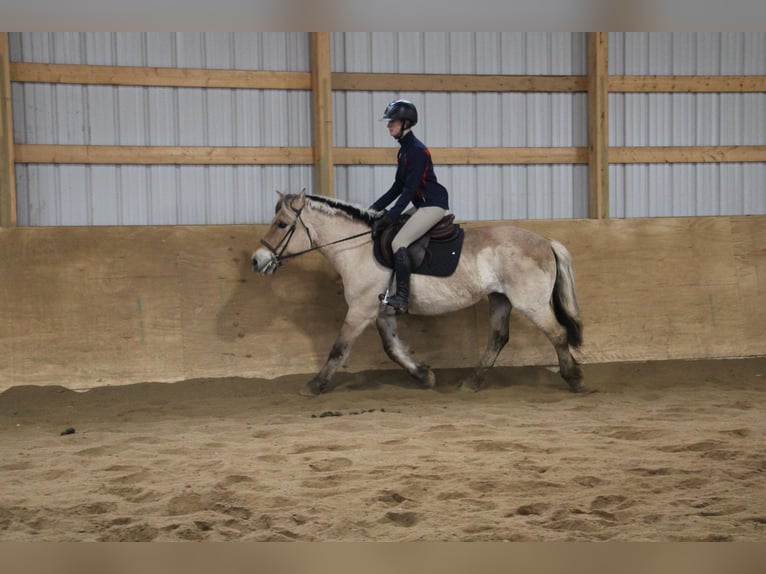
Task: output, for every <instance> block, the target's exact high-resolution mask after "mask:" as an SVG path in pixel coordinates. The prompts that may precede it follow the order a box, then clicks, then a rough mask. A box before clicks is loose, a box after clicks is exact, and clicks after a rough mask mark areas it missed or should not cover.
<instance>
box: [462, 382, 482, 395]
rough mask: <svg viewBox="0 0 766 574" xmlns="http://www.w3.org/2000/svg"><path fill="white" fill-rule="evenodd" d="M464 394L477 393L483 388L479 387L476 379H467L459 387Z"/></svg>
mask: <svg viewBox="0 0 766 574" xmlns="http://www.w3.org/2000/svg"><path fill="white" fill-rule="evenodd" d="M458 388H459V389H460V390H461V391H463V392H466V393H467V392H471V393H476V392H478V391H479V389H480V388H481V385H479V382H478V381H477V380H476V379H466V380H464V381H463V382H462V383H460V386H459V387H458Z"/></svg>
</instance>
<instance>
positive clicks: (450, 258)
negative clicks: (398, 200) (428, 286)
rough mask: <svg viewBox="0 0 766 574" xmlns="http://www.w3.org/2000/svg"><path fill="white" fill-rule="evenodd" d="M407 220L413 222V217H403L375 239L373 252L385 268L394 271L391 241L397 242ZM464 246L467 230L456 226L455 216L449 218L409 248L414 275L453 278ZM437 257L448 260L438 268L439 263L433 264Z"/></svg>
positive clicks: (442, 220)
mask: <svg viewBox="0 0 766 574" xmlns="http://www.w3.org/2000/svg"><path fill="white" fill-rule="evenodd" d="M407 219H409V216H402V217H401V218H400V219H399V220H398V221H397V222H396V223H394V225H391V226H389V227H387V228H386V229H384V230H383V231H382V232H381V234H380V235H379V236H378V237H377V238H376V239H375V246H374V250H373V251H374V253H375V257H376V259H377V260H378V261H379V262H380V263H381V264H382V265H385V266H386V267H389V268H391V269H393V267H394V253H393V249H392V248H391V241H393V239H394V237H395V236H396V234H397V233H398V232H399V230H400V229H401V228H402V226H403V225H404V224H405V223H406V222H407ZM462 244H463V230H462V228H461V227H460V225H458V224H457V223H455V216H454V215H453V214H449V215H445V216H444V217H443V218H442V219H441V221H439V222H438V223H437V224H436V225H434V226H433V227H432V228H431V229H429V230H428V232H426V234H425V235H423V236H422V237H421V238H420V239H418V240H417V241H415V242H413V243H412V244H411V245H410V246H409V247H408V248H407V251H408V252H409V254H410V260H411V261H412V270H413V273H421V274H425V275H440V276H445V275H451V274H452V272H453V271H454V269H455V267H457V260H458V259H459V257H460V251H461V248H462ZM442 251H443V252H445V253H444V255H442V254H441V252H442ZM429 256H430V257H429ZM434 258H437V259H440V260H445V259H446V261H442V264H439V265H436V264H435V263H437V262H436V261H432V260H433V259H434ZM453 263H454V264H453ZM445 264H446V267H445Z"/></svg>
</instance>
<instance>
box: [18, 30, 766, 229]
mask: <svg viewBox="0 0 766 574" xmlns="http://www.w3.org/2000/svg"><path fill="white" fill-rule="evenodd" d="M9 40H10V54H11V59H12V60H13V61H26V62H43V63H47V62H51V63H73V64H96V65H128V66H171V67H179V68H184V67H193V68H220V69H253V70H284V71H308V70H309V67H310V57H309V56H310V55H309V45H308V34H306V33H280V32H272V33H248V32H237V33H203V32H178V33H169V32H146V33H132V32H44V33H43V32H39V33H33V32H29V33H27V32H24V33H11V34H10V35H9ZM609 40H610V50H609V68H610V73H612V74H711V75H716V74H758V75H764V74H766V33H709V32H705V33H701V32H700V33H694V32H691V33H665V32H658V33H611V34H610V38H609ZM331 42H332V46H331V48H332V68H333V71H348V72H387V73H445V74H449V73H454V74H586V73H587V61H586V55H587V54H586V52H587V49H586V36H585V34H582V33H542V32H540V33H538V32H535V33H522V32H486V33H484V32H482V33H474V32H423V33H421V32H399V33H393V32H391V33H385V32H344V33H333V34H332V35H331ZM12 97H13V102H14V106H13V108H14V137H15V141H16V142H17V143H54V144H90V145H189V146H194V145H241V146H310V145H311V143H312V142H311V121H310V120H311V117H310V103H311V102H310V94H309V93H308V92H300V91H281V90H261V91H259V90H225V89H207V90H203V89H192V88H153V87H148V88H143V87H113V86H72V85H45V84H17V83H14V84H13V85H12ZM397 97H405V98H409V99H412V100H413V101H415V102H416V104H417V105H418V108H419V110H420V112H421V117H422V121H421V123H420V124H419V125H418V127H417V128H416V133H417V135H418V136H419V137H421V138H422V139H423V140H424V141H426V142H427V143H428V145H430V146H431V147H449V146H456V147H463V146H465V147H473V146H479V147H481V146H490V147H495V146H497V147H500V146H508V147H512V146H584V145H587V132H588V125H587V97H586V95H585V94H522V93H503V94H485V93H433V92H409V93H404V92H402V93H398V92H376V93H372V92H335V93H334V94H333V98H332V100H333V114H334V130H335V131H334V142H335V145H337V146H352V147H353V146H359V147H368V146H372V147H381V146H384V147H385V146H391V147H392V148H393V147H396V142H394V141H393V140H391V138H390V137H389V136H388V133H387V130H386V128H385V126H384V125H383V124H381V123H378V122H377V121H376V120H377V118H379V117H380V115H381V113H382V111H383V109H384V108H385V106H386V104H387V103H388V102H389V101H391V100H392V99H394V98H397ZM609 106H610V118H609V126H610V133H609V140H610V143H611V145H618V146H622V145H637V146H638V145H647V146H649V145H651V146H654V145H764V144H766V130H764V126H765V125H766V94H763V93H756V94H611V95H610V96H609ZM435 160H436V164H437V165H436V171H437V175H438V177H439V179H440V180H441V181H442V183H444V184H445V185H446V186H447V187H448V189H450V192H451V198H452V209H453V211H454V212H455V213H456V215H457V216H458V217H459V218H461V219H498V218H503V219H528V218H568V217H585V216H586V215H587V193H588V192H587V168H586V167H585V166H569V165H561V166H559V165H553V166H446V165H439V162H438V157H435ZM393 175H394V166H393V165H392V166H338V167H336V168H335V182H336V195H337V196H338V197H341V198H345V199H349V200H351V201H355V202H358V203H361V204H365V205H368V204H370V203H372V201H373V200H374V199H375V198H376V197H377V196H379V195H380V194H381V193H383V192H384V191H385V190H387V189H388V187H389V186H390V184H391V181H392V179H393ZM610 177H611V185H610V211H611V215H612V216H613V217H636V216H662V215H717V214H750V213H752V214H754V213H766V192H764V190H766V167H765V166H764V165H763V164H751V163H748V164H722V165H717V164H708V165H685V164H681V165H628V166H620V165H613V166H611V167H610ZM17 178H18V186H17V187H18V190H17V193H18V204H19V207H18V209H19V222H20V224H21V225H81V224H82V225H100V224H123V225H129V224H130V225H133V224H159V223H169V224H176V223H178V224H180V223H217V222H221V223H225V222H236V223H248V222H265V221H268V220H269V219H270V218H271V215H272V212H273V204H274V196H273V191H274V190H277V189H278V190H281V191H297V190H299V189H302V188H304V187H309V186H310V185H311V181H312V168H311V167H310V166H207V167H206V166H67V165H58V166H46V165H19V166H17Z"/></svg>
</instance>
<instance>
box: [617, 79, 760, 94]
mask: <svg viewBox="0 0 766 574" xmlns="http://www.w3.org/2000/svg"><path fill="white" fill-rule="evenodd" d="M609 91H610V92H638V93H640V92H644V93H650V92H673V93H743V92H766V76H610V77H609Z"/></svg>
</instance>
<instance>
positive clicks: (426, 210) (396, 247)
mask: <svg viewBox="0 0 766 574" xmlns="http://www.w3.org/2000/svg"><path fill="white" fill-rule="evenodd" d="M383 120H386V121H388V133H389V134H391V137H393V138H394V139H396V140H397V141H398V142H399V145H400V146H401V147H400V149H399V154H398V156H397V163H398V166H397V169H396V177H395V178H394V184H393V186H391V189H389V190H388V191H387V192H386V193H384V194H383V195H382V196H381V197H380V198H379V199H378V200H377V201H376V202H375V203H373V204H372V206H371V207H370V209H374V210H376V211H380V210H383V209H384V208H385V207H386V206H388V205H389V204H390V203H391V202H392V201H393V200H394V199H397V198H398V199H397V201H396V203H395V204H394V205H393V206H392V207H391V208H389V209H388V210H384V211H383V212H382V214H381V215H380V217H379V218H378V219H377V220H375V223H374V225H373V234H374V235H377V234H379V233H380V231H381V230H383V229H384V228H385V227H388V226H389V225H392V224H393V223H394V222H396V221H397V220H398V219H399V216H400V215H401V214H402V212H404V209H405V208H406V207H407V206H408V205H409V204H410V203H411V204H412V205H413V207H411V208H410V209H409V210H408V211H407V212H406V214H407V215H409V216H410V218H409V219H408V220H407V222H406V223H405V224H404V225H403V226H402V228H401V229H400V230H399V232H398V233H397V234H396V236H395V237H394V239H393V241H392V242H391V247H392V249H393V252H394V273H395V274H396V293H395V294H394V295H393V296H391V297H389V298H388V301H387V303H388V305H390V306H391V307H393V308H394V309H395V310H396V312H397V313H406V312H407V309H408V306H409V294H410V273H411V266H412V264H411V262H410V256H409V254H408V252H407V247H408V246H409V245H410V244H411V243H413V242H414V241H416V240H417V239H419V238H420V237H422V236H423V235H424V234H425V233H426V232H427V231H428V230H429V229H431V227H433V226H434V225H436V224H437V223H438V222H439V221H440V220H441V219H442V218H443V217H444V214H445V213H446V211H447V210H448V209H449V194H448V193H447V190H446V188H445V187H444V186H443V185H441V184H440V183H439V182H438V181H437V180H436V175H435V174H434V165H433V162H432V161H431V152H429V151H428V148H427V147H426V146H425V144H424V143H423V142H422V141H420V140H419V139H418V138H416V137H415V134H413V133H412V127H413V126H414V125H415V124H417V123H418V111H417V109H416V108H415V106H414V104H413V103H412V102H410V101H408V100H394V101H393V102H391V103H390V104H388V106H387V107H386V111H385V112H384V113H383V117H382V118H380V121H383Z"/></svg>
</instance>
